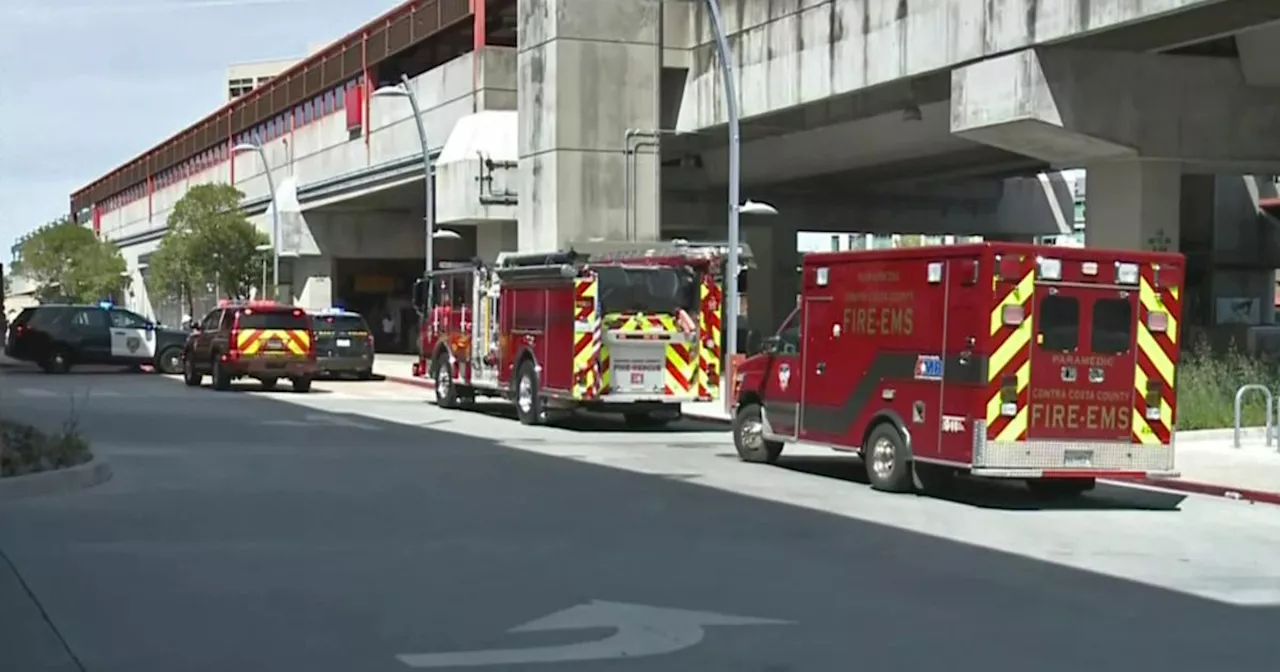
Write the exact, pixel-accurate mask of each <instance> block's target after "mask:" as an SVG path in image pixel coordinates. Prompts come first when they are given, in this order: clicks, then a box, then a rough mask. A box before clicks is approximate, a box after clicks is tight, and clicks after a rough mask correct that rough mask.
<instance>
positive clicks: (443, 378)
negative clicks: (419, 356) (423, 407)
mask: <svg viewBox="0 0 1280 672" xmlns="http://www.w3.org/2000/svg"><path fill="white" fill-rule="evenodd" d="M449 374H450V372H449V357H448V355H445V354H443V353H441V354H440V355H437V356H436V363H435V365H434V366H432V367H431V382H432V388H431V389H432V390H433V391H434V392H435V393H436V406H439V407H440V408H457V407H458V388H457V386H455V385H454V384H453V376H451V375H449Z"/></svg>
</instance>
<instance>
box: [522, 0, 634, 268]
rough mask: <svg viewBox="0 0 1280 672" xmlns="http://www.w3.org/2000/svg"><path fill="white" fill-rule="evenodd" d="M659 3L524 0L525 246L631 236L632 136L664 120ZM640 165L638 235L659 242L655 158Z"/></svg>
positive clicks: (523, 187)
mask: <svg viewBox="0 0 1280 672" xmlns="http://www.w3.org/2000/svg"><path fill="white" fill-rule="evenodd" d="M657 7H658V3H657V2H656V1H653V0H645V1H637V0H554V1H551V0H519V3H518V9H519V21H520V47H519V49H520V53H519V59H518V63H519V65H518V70H519V76H518V77H519V85H518V87H517V89H518V95H519V108H518V109H519V112H520V150H519V152H520V172H521V181H520V188H519V192H520V194H521V195H522V197H521V199H520V206H519V222H520V224H519V227H520V228H519V230H520V234H519V235H520V247H521V248H523V249H551V248H556V247H559V246H561V245H564V244H566V243H569V242H571V241H574V240H577V239H581V238H589V237H597V236H601V237H605V238H610V239H621V238H623V237H625V236H626V235H627V232H626V231H625V224H624V223H625V221H626V208H625V200H626V180H625V175H626V171H627V168H626V166H627V153H626V145H625V142H624V140H625V135H626V132H627V130H628V129H647V130H652V129H655V128H656V127H657V123H658V109H657V107H658V106H657V98H656V95H655V91H656V90H657V81H658V70H659V62H658V59H659V53H658V50H657V39H658V35H657V33H658V30H657V28H658V16H657ZM636 165H637V170H638V175H640V176H642V178H641V179H640V180H639V186H638V190H637V197H636V202H637V203H638V204H639V207H638V208H637V210H636V216H637V226H636V229H637V230H636V231H635V237H636V238H638V239H642V240H654V239H656V238H657V236H658V225H657V217H656V215H657V212H656V207H655V206H656V194H657V193H658V192H657V189H658V187H657V184H656V179H655V177H656V171H657V166H656V164H655V162H654V161H653V157H651V156H647V155H646V156H640V157H637V161H636Z"/></svg>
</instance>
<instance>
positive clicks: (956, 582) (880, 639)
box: [0, 371, 1280, 672]
mask: <svg viewBox="0 0 1280 672" xmlns="http://www.w3.org/2000/svg"><path fill="white" fill-rule="evenodd" d="M73 394H74V395H75V397H76V399H77V402H76V404H75V406H76V409H77V414H78V416H79V420H80V422H81V423H82V425H83V427H84V428H85V431H86V432H87V433H88V434H89V435H90V436H91V437H92V438H93V440H94V441H95V445H96V446H97V450H98V451H99V452H100V453H101V454H103V455H104V456H105V457H106V458H107V459H109V460H110V462H111V463H112V464H113V466H114V468H115V471H116V476H115V477H114V478H113V479H112V480H111V481H110V482H108V483H106V484H103V485H101V486H98V487H95V488H93V489H90V490H87V491H84V492H80V493H75V494H67V495H57V496H49V497H44V498H39V499H31V500H25V501H22V502H18V503H13V504H6V505H4V506H3V508H0V550H3V551H4V553H5V555H6V556H7V558H8V559H9V560H11V562H12V565H13V567H8V566H6V562H5V561H4V560H3V559H0V669H3V670H5V671H6V672H8V671H9V670H13V671H15V672H25V671H27V670H32V671H35V670H76V669H80V668H79V667H78V666H77V663H76V662H75V661H73V660H72V658H71V655H72V654H73V655H74V656H75V658H77V659H78V660H79V664H80V665H82V666H83V669H87V670H90V671H92V672H117V671H118V672H126V671H127V672H151V671H157V672H159V671H163V672H174V671H180V672H202V671H205V670H210V671H212V670H218V671H226V670H236V671H237V672H253V671H256V670H264V671H268V670H269V671H271V672H280V671H281V670H289V671H292V670H307V671H309V672H357V671H358V672H381V671H386V672H395V671H400V672H404V671H406V670H411V669H414V668H413V667H411V666H410V665H409V664H408V663H406V662H405V660H402V659H400V658H398V656H401V655H404V654H428V653H437V652H445V651H477V650H481V651H491V650H494V649H511V648H519V649H538V650H539V651H541V652H542V653H541V654H537V653H534V654H528V655H526V654H525V653H513V654H509V655H508V657H507V659H508V660H510V661H518V660H527V659H530V657H532V656H535V655H541V656H543V658H545V659H550V660H553V661H556V660H560V661H562V660H564V659H566V658H570V657H572V656H575V655H577V656H593V655H594V656H604V655H616V654H618V653H619V652H625V653H626V654H627V657H626V658H625V659H617V658H614V659H607V660H595V661H582V662H550V663H547V664H544V665H540V666H537V667H536V668H533V669H547V670H567V671H578V670H582V671H586V672H605V671H613V670H619V671H626V672H632V671H634V672H645V671H650V670H653V671H658V670H661V671H663V672H670V671H671V670H691V671H692V670H697V671H698V672H714V671H718V670H725V671H729V670H732V671H734V672H751V671H758V672H783V671H787V672H790V671H798V670H805V671H809V670H812V671H820V672H825V671H831V672H843V671H846V670H885V671H886V672H903V671H907V670H933V669H938V670H942V669H945V670H948V671H951V672H961V671H966V670H975V671H977V670H981V671H982V672H1003V671H1005V670H1009V671H1013V670H1016V671H1017V672H1026V671H1027V670H1035V671H1036V672H1055V671H1058V670H1063V671H1066V670H1071V671H1072V672H1075V671H1078V670H1082V669H1087V670H1090V671H1091V672H1098V671H1103V670H1135V669H1153V670H1157V669H1158V670H1164V671H1183V670H1185V671H1187V672H1192V671H1194V672H1204V671H1205V670H1213V671H1214V672H1228V671H1233V670H1242V671H1243V670H1249V671H1251V672H1252V671H1256V670H1260V669H1275V666H1276V665H1277V661H1278V660H1280V638H1277V635H1276V633H1277V632H1280V509H1276V508H1273V507H1265V506H1249V505H1245V504H1240V503H1235V502H1226V501H1219V500H1211V499H1208V498H1194V497H1193V498H1188V499H1182V498H1180V497H1175V496H1172V495H1167V494H1163V493H1152V492H1146V491H1136V490H1134V491H1127V490H1106V491H1103V492H1100V493H1099V494H1098V495H1097V496H1095V497H1092V498H1090V499H1089V500H1086V501H1085V502H1083V503H1082V504H1080V505H1078V506H1072V507H1069V508H1060V509H1051V510H1044V509H1039V508H1037V507H1036V506H1035V504H1034V502H1032V501H1031V500H1029V499H1028V498H1027V497H1026V496H1024V495H1022V494H1021V491H1020V490H1014V489H1010V488H998V487H989V486H979V485H974V486H972V487H971V488H968V489H966V490H964V491H963V492H962V493H961V495H960V496H958V497H957V498H956V499H955V500H954V501H946V500H939V499H931V498H924V497H914V496H893V495H886V494H881V493H875V492H872V491H870V490H869V489H867V487H866V486H865V485H863V484H860V483H858V482H856V480H857V479H856V477H855V475H856V473H857V471H858V470H857V465H856V464H855V463H853V462H851V461H850V460H849V459H844V458H836V459H831V458H826V457H817V456H808V455H801V456H799V457H795V458H792V459H791V460H790V462H789V463H788V467H789V468H769V467H758V466H754V465H743V464H740V463H738V462H737V461H735V460H734V459H732V458H731V457H730V456H729V455H728V453H730V452H731V448H730V447H729V446H728V444H727V437H726V436H725V434H724V432H723V431H721V430H720V429H719V428H715V427H708V426H702V425H698V424H696V423H685V424H682V425H681V426H679V427H677V428H675V429H673V430H671V431H664V432H643V433H635V432H628V431H623V429H622V428H621V427H620V426H619V425H618V424H616V423H613V422H611V421H607V420H587V421H584V422H582V423H579V424H578V425H576V426H575V427H573V428H569V429H564V428H527V427H523V426H520V425H519V424H518V423H516V422H514V421H513V420H510V419H509V418H507V417H504V414H503V413H502V412H501V411H500V410H495V411H493V412H474V411H472V412H467V411H452V412H445V411H440V410H438V409H435V408H433V407H430V406H428V405H426V404H425V403H424V398H425V397H424V394H425V393H424V392H423V391H420V390H416V389H414V388H409V387H403V386H398V385H394V384H392V383H379V382H375V383H355V382H351V383H322V384H318V385H317V387H316V390H315V392H314V393H313V394H310V395H295V394H291V393H289V392H287V391H286V392H278V393H270V394H267V393H261V392H255V391H246V392H241V393H218V392H214V391H212V390H210V389H208V388H204V389H198V390H193V389H188V388H185V387H184V386H182V385H181V383H179V382H176V381H173V380H170V379H165V378H161V377H158V376H148V375H128V374H125V375H121V374H112V373H104V374H81V373H76V374H71V375H68V376H59V377H52V376H44V375H41V374H34V373H25V372H15V371H2V372H0V414H3V415H8V416H16V417H18V418H20V419H24V420H27V421H30V422H35V423H37V424H40V425H45V426H55V425H57V424H58V423H60V422H61V421H63V420H64V419H65V418H66V416H67V414H68V410H69V408H70V406H71V401H70V400H71V398H72V396H73ZM15 568H16V573H15V571H14V569H15ZM19 577H21V580H19ZM24 584H25V585H24ZM28 591H29V592H30V595H29V594H28ZM32 596H34V599H32ZM593 601H605V602H604V603H595V602H593ZM610 602H616V603H626V605H631V606H626V605H614V604H609V603H610ZM579 605H588V606H582V607H580V608H579V609H576V610H572V611H569V612H567V613H563V614H561V615H560V616H558V617H556V618H555V619H553V621H557V622H548V621H543V622H541V623H538V624H535V626H534V627H532V628H530V630H532V631H525V632H509V631H510V630H511V629H512V628H515V627H517V626H520V625H522V624H526V623H529V622H531V621H536V620H537V619H541V618H543V617H546V616H550V615H552V614H556V613H557V612H562V611H564V610H566V609H570V608H572V607H575V606H579ZM635 605H643V606H647V607H654V608H663V609H681V610H696V611H699V612H711V614H713V615H705V614H704V615H702V616H690V615H688V614H681V613H673V612H663V611H653V610H646V609H644V608H643V607H642V606H635ZM42 610H43V612H44V615H43V616H42V614H41V611H42ZM46 616H47V622H46ZM726 616H736V617H752V618H758V619H771V620H774V621H784V623H758V622H747V623H735V622H734V621H733V619H727V618H725V617H726ZM700 623H701V624H707V623H710V625H709V626H707V627H705V629H703V628H699V627H698V626H699V624H700ZM610 624H612V625H616V626H619V629H618V631H617V632H616V633H615V629H614V628H611V627H608V626H609V625H610ZM539 625H541V626H548V627H551V626H564V627H565V628H569V627H570V626H583V627H580V628H577V629H562V630H546V631H536V630H538V627H537V626H539ZM586 626H595V627H586ZM704 630H705V632H704ZM699 638H701V639H699ZM601 640H604V641H603V642H602V643H598V644H596V645H594V646H593V647H579V646H575V645H576V644H580V643H584V642H600V641H601ZM549 647H554V648H549ZM662 650H667V651H669V652H668V653H663V654H660V655H646V654H648V653H653V652H656V651H662ZM68 651H70V652H71V654H69V653H68ZM548 651H549V652H548ZM487 659H488V660H492V659H494V656H493V655H489V657H488V658H487ZM407 660H408V661H409V662H416V663H418V664H422V663H430V662H441V659H438V658H435V659H432V658H408V659H407ZM463 660H464V659H462V658H456V659H448V660H444V661H443V662H450V661H452V662H463ZM476 669H484V668H476ZM491 669H531V666H530V665H528V664H519V663H516V664H512V665H508V666H506V667H502V668H496V667H495V668H491Z"/></svg>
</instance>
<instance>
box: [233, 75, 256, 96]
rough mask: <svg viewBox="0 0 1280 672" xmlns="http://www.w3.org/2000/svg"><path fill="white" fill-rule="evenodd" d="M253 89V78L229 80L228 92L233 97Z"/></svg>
mask: <svg viewBox="0 0 1280 672" xmlns="http://www.w3.org/2000/svg"><path fill="white" fill-rule="evenodd" d="M252 90H253V78H240V79H232V80H229V81H228V82H227V93H228V94H229V95H230V97H232V98H239V97H240V96H243V95H244V94H246V93H249V92H250V91H252Z"/></svg>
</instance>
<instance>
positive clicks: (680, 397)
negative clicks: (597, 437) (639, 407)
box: [591, 392, 698, 405]
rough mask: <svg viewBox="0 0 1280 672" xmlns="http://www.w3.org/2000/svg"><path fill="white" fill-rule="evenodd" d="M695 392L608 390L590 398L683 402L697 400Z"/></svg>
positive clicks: (607, 401) (622, 401)
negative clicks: (642, 392) (647, 392)
mask: <svg viewBox="0 0 1280 672" xmlns="http://www.w3.org/2000/svg"><path fill="white" fill-rule="evenodd" d="M697 400H698V395H697V394H628V393H623V392H610V393H608V394H602V395H600V396H599V397H596V398H594V399H592V400H591V401H593V402H598V403H602V404H619V405H621V404H683V403H685V402H689V401H697Z"/></svg>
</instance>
